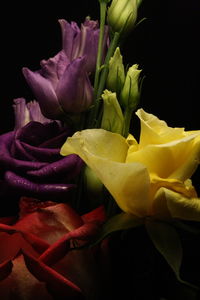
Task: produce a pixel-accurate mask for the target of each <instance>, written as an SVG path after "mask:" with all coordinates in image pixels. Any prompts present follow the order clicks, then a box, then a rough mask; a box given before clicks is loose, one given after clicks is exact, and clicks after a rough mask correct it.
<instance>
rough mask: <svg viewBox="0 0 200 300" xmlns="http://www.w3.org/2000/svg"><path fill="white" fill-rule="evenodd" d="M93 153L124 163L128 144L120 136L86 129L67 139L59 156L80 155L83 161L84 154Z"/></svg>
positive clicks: (99, 130)
mask: <svg viewBox="0 0 200 300" xmlns="http://www.w3.org/2000/svg"><path fill="white" fill-rule="evenodd" d="M85 151H87V152H88V153H90V152H91V153H93V154H94V155H99V156H101V157H102V158H106V159H109V160H111V161H118V162H124V161H125V160H126V156H127V151H128V144H127V142H126V139H125V138H123V137H122V136H121V135H120V134H117V133H112V132H110V131H106V130H104V129H86V130H82V131H78V132H76V133H75V134H74V135H73V136H72V137H71V138H68V139H67V141H66V142H65V144H64V145H63V146H62V148H61V152H60V153H61V155H64V156H65V155H69V154H72V153H75V154H78V155H79V154H80V153H82V155H80V156H81V157H82V159H83V160H84V153H85Z"/></svg>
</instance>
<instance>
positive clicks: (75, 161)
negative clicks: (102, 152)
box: [0, 98, 82, 200]
mask: <svg viewBox="0 0 200 300" xmlns="http://www.w3.org/2000/svg"><path fill="white" fill-rule="evenodd" d="M14 109H15V116H16V129H15V130H14V131H11V132H8V133H6V134H3V135H1V136H0V169H1V173H0V177H1V179H0V182H1V186H2V189H1V190H6V188H7V189H9V190H12V191H15V192H17V194H18V195H23V196H32V197H36V198H39V199H54V200H60V199H63V198H64V199H67V198H66V197H67V196H68V195H71V193H70V192H71V191H72V190H73V189H74V188H75V187H76V185H75V181H74V179H75V177H76V176H77V175H78V174H79V172H80V169H81V166H82V161H81V160H80V158H79V157H78V156H76V155H69V156H68V157H66V158H63V157H62V156H61V155H60V153H59V152H60V147H61V145H62V144H63V142H64V141H65V140H66V138H67V136H68V135H69V134H70V133H71V132H70V130H69V129H67V128H64V127H63V126H61V123H60V122H59V121H50V120H47V119H46V118H44V117H43V116H42V114H41V112H40V109H39V105H38V103H37V102H35V101H34V102H32V103H28V104H27V105H26V104H25V100H24V99H23V98H20V99H17V100H15V105H14Z"/></svg>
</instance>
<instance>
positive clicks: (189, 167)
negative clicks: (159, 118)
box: [126, 133, 200, 181]
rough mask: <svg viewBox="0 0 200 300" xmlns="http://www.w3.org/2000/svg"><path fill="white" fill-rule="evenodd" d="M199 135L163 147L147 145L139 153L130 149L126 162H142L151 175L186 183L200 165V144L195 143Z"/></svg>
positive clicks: (189, 136) (162, 145)
mask: <svg viewBox="0 0 200 300" xmlns="http://www.w3.org/2000/svg"><path fill="white" fill-rule="evenodd" d="M198 135H199V134H198V133H195V134H192V135H188V136H186V137H184V138H182V139H179V140H176V141H172V142H169V143H166V144H161V145H147V146H145V147H144V148H140V150H138V151H135V149H134V148H132V149H133V151H132V149H131V148H130V149H129V151H128V155H127V158H126V162H140V163H142V164H144V165H145V166H146V167H147V169H148V171H149V173H153V174H156V175H157V176H159V177H162V178H167V177H170V178H174V179H179V180H182V181H185V180H186V179H187V178H189V177H191V175H192V174H193V173H194V171H195V169H196V167H197V165H198V163H199V158H198V157H199V152H200V143H195V139H196V138H197V137H198Z"/></svg>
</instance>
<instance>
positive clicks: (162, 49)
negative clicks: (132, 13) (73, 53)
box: [0, 0, 200, 133]
mask: <svg viewBox="0 0 200 300" xmlns="http://www.w3.org/2000/svg"><path fill="white" fill-rule="evenodd" d="M199 12H200V4H199V1H198V0H191V1H187V0H173V2H172V1H160V0H151V1H150V0H144V2H143V4H142V6H141V8H140V15H141V17H146V18H147V20H146V21H145V22H144V23H143V24H141V25H140V26H139V27H138V28H137V29H136V30H135V31H134V32H133V33H132V34H131V35H130V36H129V38H128V39H127V42H126V44H125V46H124V49H123V54H124V55H125V57H126V61H127V62H129V63H130V64H133V63H139V65H140V67H141V68H142V69H143V70H144V74H145V75H146V78H145V81H144V85H143V93H142V98H141V104H140V105H141V106H142V107H143V108H145V109H146V110H147V111H149V112H152V113H154V114H156V115H158V116H159V117H160V118H162V119H165V120H166V121H167V122H168V124H169V125H171V126H180V127H182V126H184V127H186V129H198V128H199V109H198V99H199V78H200V76H199V74H198V67H197V64H198V62H199V57H198V53H199V49H198V48H199V46H198V40H199V39H198V37H199V29H200V18H199ZM87 15H90V16H91V17H92V18H94V19H96V18H98V17H99V12H98V1H97V0H87V1H86V0H85V1H70V7H69V6H68V5H67V2H63V4H59V5H56V6H55V5H54V6H51V5H48V6H46V7H44V6H42V7H41V5H40V2H39V3H37V2H35V1H34V2H27V4H25V5H24V4H23V5H20V4H18V6H17V7H14V8H13V7H12V10H11V7H10V6H9V7H8V5H7V6H6V5H5V8H4V10H2V18H1V88H0V91H1V94H0V132H1V133H2V132H5V131H7V130H11V129H12V128H13V122H14V121H13V113H12V100H13V98H17V97H22V96H23V97H26V98H27V99H29V100H31V99H32V98H33V96H32V94H31V92H30V89H29V87H28V86H27V84H26V82H25V80H24V78H23V76H22V73H21V68H22V67H23V66H27V67H29V68H30V69H32V70H36V69H38V68H39V61H40V60H41V59H48V58H49V57H51V56H54V55H55V54H56V53H57V52H58V51H59V50H60V47H61V34H60V28H59V25H58V22H57V20H58V19H59V18H65V19H67V20H69V21H71V20H75V21H78V22H79V23H80V22H82V21H83V20H84V17H85V16H87Z"/></svg>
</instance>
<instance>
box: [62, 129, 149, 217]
mask: <svg viewBox="0 0 200 300" xmlns="http://www.w3.org/2000/svg"><path fill="white" fill-rule="evenodd" d="M68 145H69V146H70V151H71V150H73V151H72V152H71V153H76V154H78V155H79V156H80V157H81V158H82V159H83V160H84V161H85V163H86V164H87V165H88V166H89V167H90V168H91V169H92V170H93V171H94V173H95V174H96V175H97V177H98V178H99V179H100V180H101V182H102V183H103V184H104V185H105V187H106V188H107V189H108V190H109V192H110V193H111V195H112V196H113V197H114V199H115V200H116V202H117V203H118V205H119V206H120V208H121V209H122V210H123V211H125V212H129V213H132V214H135V215H137V216H144V215H146V214H147V211H148V210H149V207H148V206H149V205H150V201H149V193H150V179H149V174H148V172H147V169H146V167H145V166H143V165H141V164H140V163H130V164H126V163H124V161H125V157H126V153H127V149H128V144H127V143H126V140H125V139H124V138H123V137H121V136H120V135H117V134H113V133H111V132H107V131H105V130H102V129H95V130H94V129H93V130H84V131H82V132H78V133H76V134H75V135H74V136H73V137H72V138H69V139H68V140H67V142H66V143H65V144H64V146H63V147H62V149H61V154H63V155H65V153H66V149H67V151H68Z"/></svg>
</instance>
